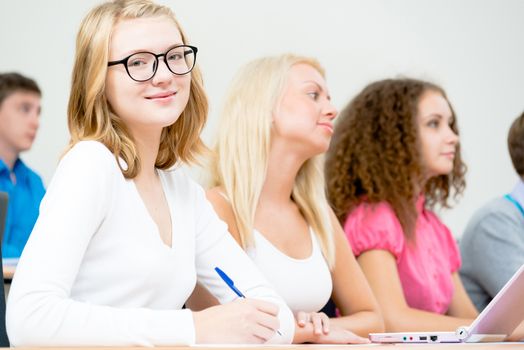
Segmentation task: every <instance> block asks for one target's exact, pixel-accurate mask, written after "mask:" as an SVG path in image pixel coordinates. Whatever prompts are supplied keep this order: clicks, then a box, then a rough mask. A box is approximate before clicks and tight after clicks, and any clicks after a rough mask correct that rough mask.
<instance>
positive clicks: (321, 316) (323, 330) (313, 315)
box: [296, 311, 329, 335]
mask: <svg viewBox="0 0 524 350" xmlns="http://www.w3.org/2000/svg"><path fill="white" fill-rule="evenodd" d="M296 319H297V325H298V326H299V327H305V326H306V324H308V323H311V324H312V325H313V333H314V334H315V335H320V334H328V333H329V317H327V315H326V314H325V313H323V312H304V311H299V312H298V313H297V315H296Z"/></svg>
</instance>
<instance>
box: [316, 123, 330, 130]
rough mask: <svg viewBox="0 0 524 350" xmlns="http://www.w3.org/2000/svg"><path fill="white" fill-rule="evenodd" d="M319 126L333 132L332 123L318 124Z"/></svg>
mask: <svg viewBox="0 0 524 350" xmlns="http://www.w3.org/2000/svg"><path fill="white" fill-rule="evenodd" d="M317 124H318V125H320V126H323V127H325V128H326V129H329V131H331V132H333V124H332V123H329V122H321V123H317Z"/></svg>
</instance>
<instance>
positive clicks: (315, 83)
mask: <svg viewBox="0 0 524 350" xmlns="http://www.w3.org/2000/svg"><path fill="white" fill-rule="evenodd" d="M308 83H311V84H314V85H316V86H317V87H318V88H319V89H320V91H322V92H324V93H325V94H326V97H327V99H328V101H331V95H330V94H329V93H328V92H327V91H326V90H325V89H324V88H323V87H322V86H321V85H320V84H319V83H317V82H316V81H314V80H304V81H303V84H308Z"/></svg>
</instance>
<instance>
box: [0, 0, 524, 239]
mask: <svg viewBox="0 0 524 350" xmlns="http://www.w3.org/2000/svg"><path fill="white" fill-rule="evenodd" d="M97 3H98V1H94V0H84V1H68V0H63V1H60V0H47V1H40V0H18V1H10V0H0V71H12V70H16V71H20V72H22V73H24V74H27V75H29V76H31V77H34V78H35V79H36V80H37V81H38V83H39V84H40V85H41V87H42V89H43V91H44V96H43V112H42V121H41V129H40V132H39V134H38V137H37V139H36V142H35V144H34V147H33V149H32V150H31V151H30V152H27V153H26V154H24V156H23V158H24V159H25V160H27V162H28V163H30V165H32V166H33V167H34V168H35V169H36V170H37V171H38V172H40V173H41V174H42V176H43V178H44V180H45V182H46V183H48V182H49V181H50V179H51V177H52V174H53V172H54V169H55V167H56V164H57V161H58V158H59V156H60V153H61V151H62V150H63V148H64V147H65V145H66V144H67V141H68V133H67V125H66V108H67V100H68V94H69V83H70V73H71V68H72V61H73V56H74V39H75V36H76V31H77V30H78V26H79V23H80V21H81V19H82V18H83V16H84V15H85V14H86V12H87V11H88V10H89V9H90V8H91V7H92V6H93V5H95V4H97ZM162 3H164V4H168V5H170V6H172V8H173V9H174V10H175V12H176V13H177V14H178V18H179V20H180V22H181V23H182V26H183V27H184V29H185V31H186V33H187V34H188V36H189V38H190V41H191V43H193V44H195V45H196V46H198V47H199V54H198V61H199V63H200V65H201V67H202V70H203V72H204V78H205V84H206V88H207V92H208V94H209V98H210V104H211V113H210V116H209V123H208V126H207V127H206V130H205V131H204V139H205V141H206V142H209V141H210V140H211V138H212V135H213V132H214V129H215V127H216V118H217V110H218V109H219V107H220V103H221V99H222V97H223V92H224V89H225V88H226V86H227V84H228V82H229V80H230V79H231V77H232V75H233V74H234V72H235V71H236V70H237V68H238V67H239V66H240V65H242V64H244V63H246V62H247V61H249V60H251V59H253V58H256V57H259V56H261V55H268V54H278V53H283V52H295V53H299V54H305V55H311V56H315V57H317V58H318V59H319V60H320V61H321V62H322V64H323V65H324V66H325V68H326V70H327V74H328V85H329V87H330V89H331V93H332V96H333V100H334V103H335V105H336V106H337V107H339V108H342V107H343V106H344V105H345V104H346V103H347V102H348V101H349V99H350V98H351V97H352V96H353V95H354V94H356V93H357V92H358V91H359V90H360V89H362V88H363V87H364V86H365V85H366V84H367V83H369V82H371V81H372V80H375V79H381V78H385V77H395V76H398V75H407V76H413V77H417V78H423V79H429V80H432V81H434V82H436V83H438V84H441V85H442V86H443V87H444V88H445V89H446V91H447V93H448V95H449V97H450V99H451V101H452V103H453V105H454V107H455V109H456V111H457V114H458V118H457V119H458V122H459V126H460V129H461V133H462V134H461V142H462V146H463V152H464V154H463V156H464V158H465V160H466V162H467V164H468V166H469V172H468V175H467V181H468V187H467V189H466V192H465V195H464V197H463V198H462V199H461V200H460V202H459V204H458V205H457V206H456V207H455V208H454V209H453V210H451V211H444V212H442V217H443V219H444V221H445V222H446V223H447V224H448V225H449V226H450V228H451V229H452V231H453V232H454V234H455V235H457V236H459V235H460V234H461V233H462V231H463V229H464V227H465V224H466V222H467V220H468V218H469V217H470V215H471V214H472V213H473V211H474V210H475V209H476V208H477V207H478V206H480V205H481V204H482V203H484V202H485V201H487V200H489V199H490V198H492V197H494V196H497V195H499V194H502V193H505V192H508V191H509V190H511V188H512V186H513V184H514V182H515V181H516V175H515V174H514V172H513V169H512V167H511V162H510V159H509V156H508V155H507V149H506V141H505V140H506V134H507V130H508V128H509V125H510V124H511V121H512V120H513V119H514V118H515V117H516V116H517V115H518V114H519V113H520V112H522V111H523V110H524V88H523V86H522V82H523V81H524V64H523V62H524V45H523V43H524V40H523V39H524V21H522V18H523V17H524V1H521V0H460V1H457V0H438V1H436V0H435V1H430V0H344V1H343V0H339V1H336V0H324V1H313V0H287V1H281V0H265V1H241V0H221V1H214V0H176V1H162ZM192 174H194V175H195V176H196V177H199V173H198V171H195V170H193V171H192Z"/></svg>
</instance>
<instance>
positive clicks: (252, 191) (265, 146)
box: [210, 54, 335, 268]
mask: <svg viewBox="0 0 524 350" xmlns="http://www.w3.org/2000/svg"><path fill="white" fill-rule="evenodd" d="M299 63H304V64H308V65H310V66H312V67H313V68H315V69H316V70H317V71H318V72H319V73H320V74H321V75H322V76H324V69H323V68H322V67H321V66H320V64H319V63H318V61H317V60H315V59H312V58H307V57H301V56H295V55H291V54H286V55H281V56H276V57H266V58H261V59H257V60H255V61H252V62H250V63H248V64H247V65H246V66H244V67H243V68H242V69H241V70H240V71H239V72H238V73H237V75H236V76H235V78H234V79H233V81H232V83H231V85H230V87H229V89H228V91H227V93H226V98H225V103H224V106H223V109H222V112H221V115H220V120H219V124H218V126H217V129H218V134H217V140H216V144H215V146H214V154H213V158H212V161H211V164H210V167H211V173H212V174H211V175H212V181H211V184H212V185H213V186H221V187H222V188H223V189H224V191H225V194H226V195H227V197H228V198H229V200H230V202H231V205H232V208H233V212H234V214H235V217H236V222H237V226H238V230H239V234H240V239H241V245H242V247H243V248H244V249H247V248H249V247H250V246H253V245H254V240H253V229H254V219H255V211H256V208H257V205H258V200H259V198H260V193H261V191H262V186H263V184H264V182H265V179H266V173H267V168H268V156H269V150H270V144H271V121H272V115H273V113H274V111H275V108H276V106H277V103H278V102H279V98H280V96H281V95H282V93H283V89H284V86H285V83H286V80H287V78H288V75H289V71H290V69H291V67H292V66H294V65H296V64H299ZM322 164H323V157H322V156H316V157H314V158H311V159H308V160H307V161H306V162H305V163H304V164H303V165H302V167H301V168H300V170H299V172H298V174H297V177H296V179H295V183H294V186H293V191H292V199H293V200H294V201H295V203H296V204H297V206H298V207H299V209H300V211H301V213H302V215H303V216H304V217H305V219H306V221H307V222H308V224H309V225H311V227H312V228H313V230H314V232H315V234H316V235H317V237H318V238H319V241H320V245H321V249H322V253H323V255H324V257H325V259H326V261H327V262H328V265H329V266H330V268H332V267H333V266H334V261H335V249H334V243H333V228H332V225H331V221H330V215H329V210H328V202H327V199H326V195H325V189H324V175H323V166H322Z"/></svg>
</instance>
